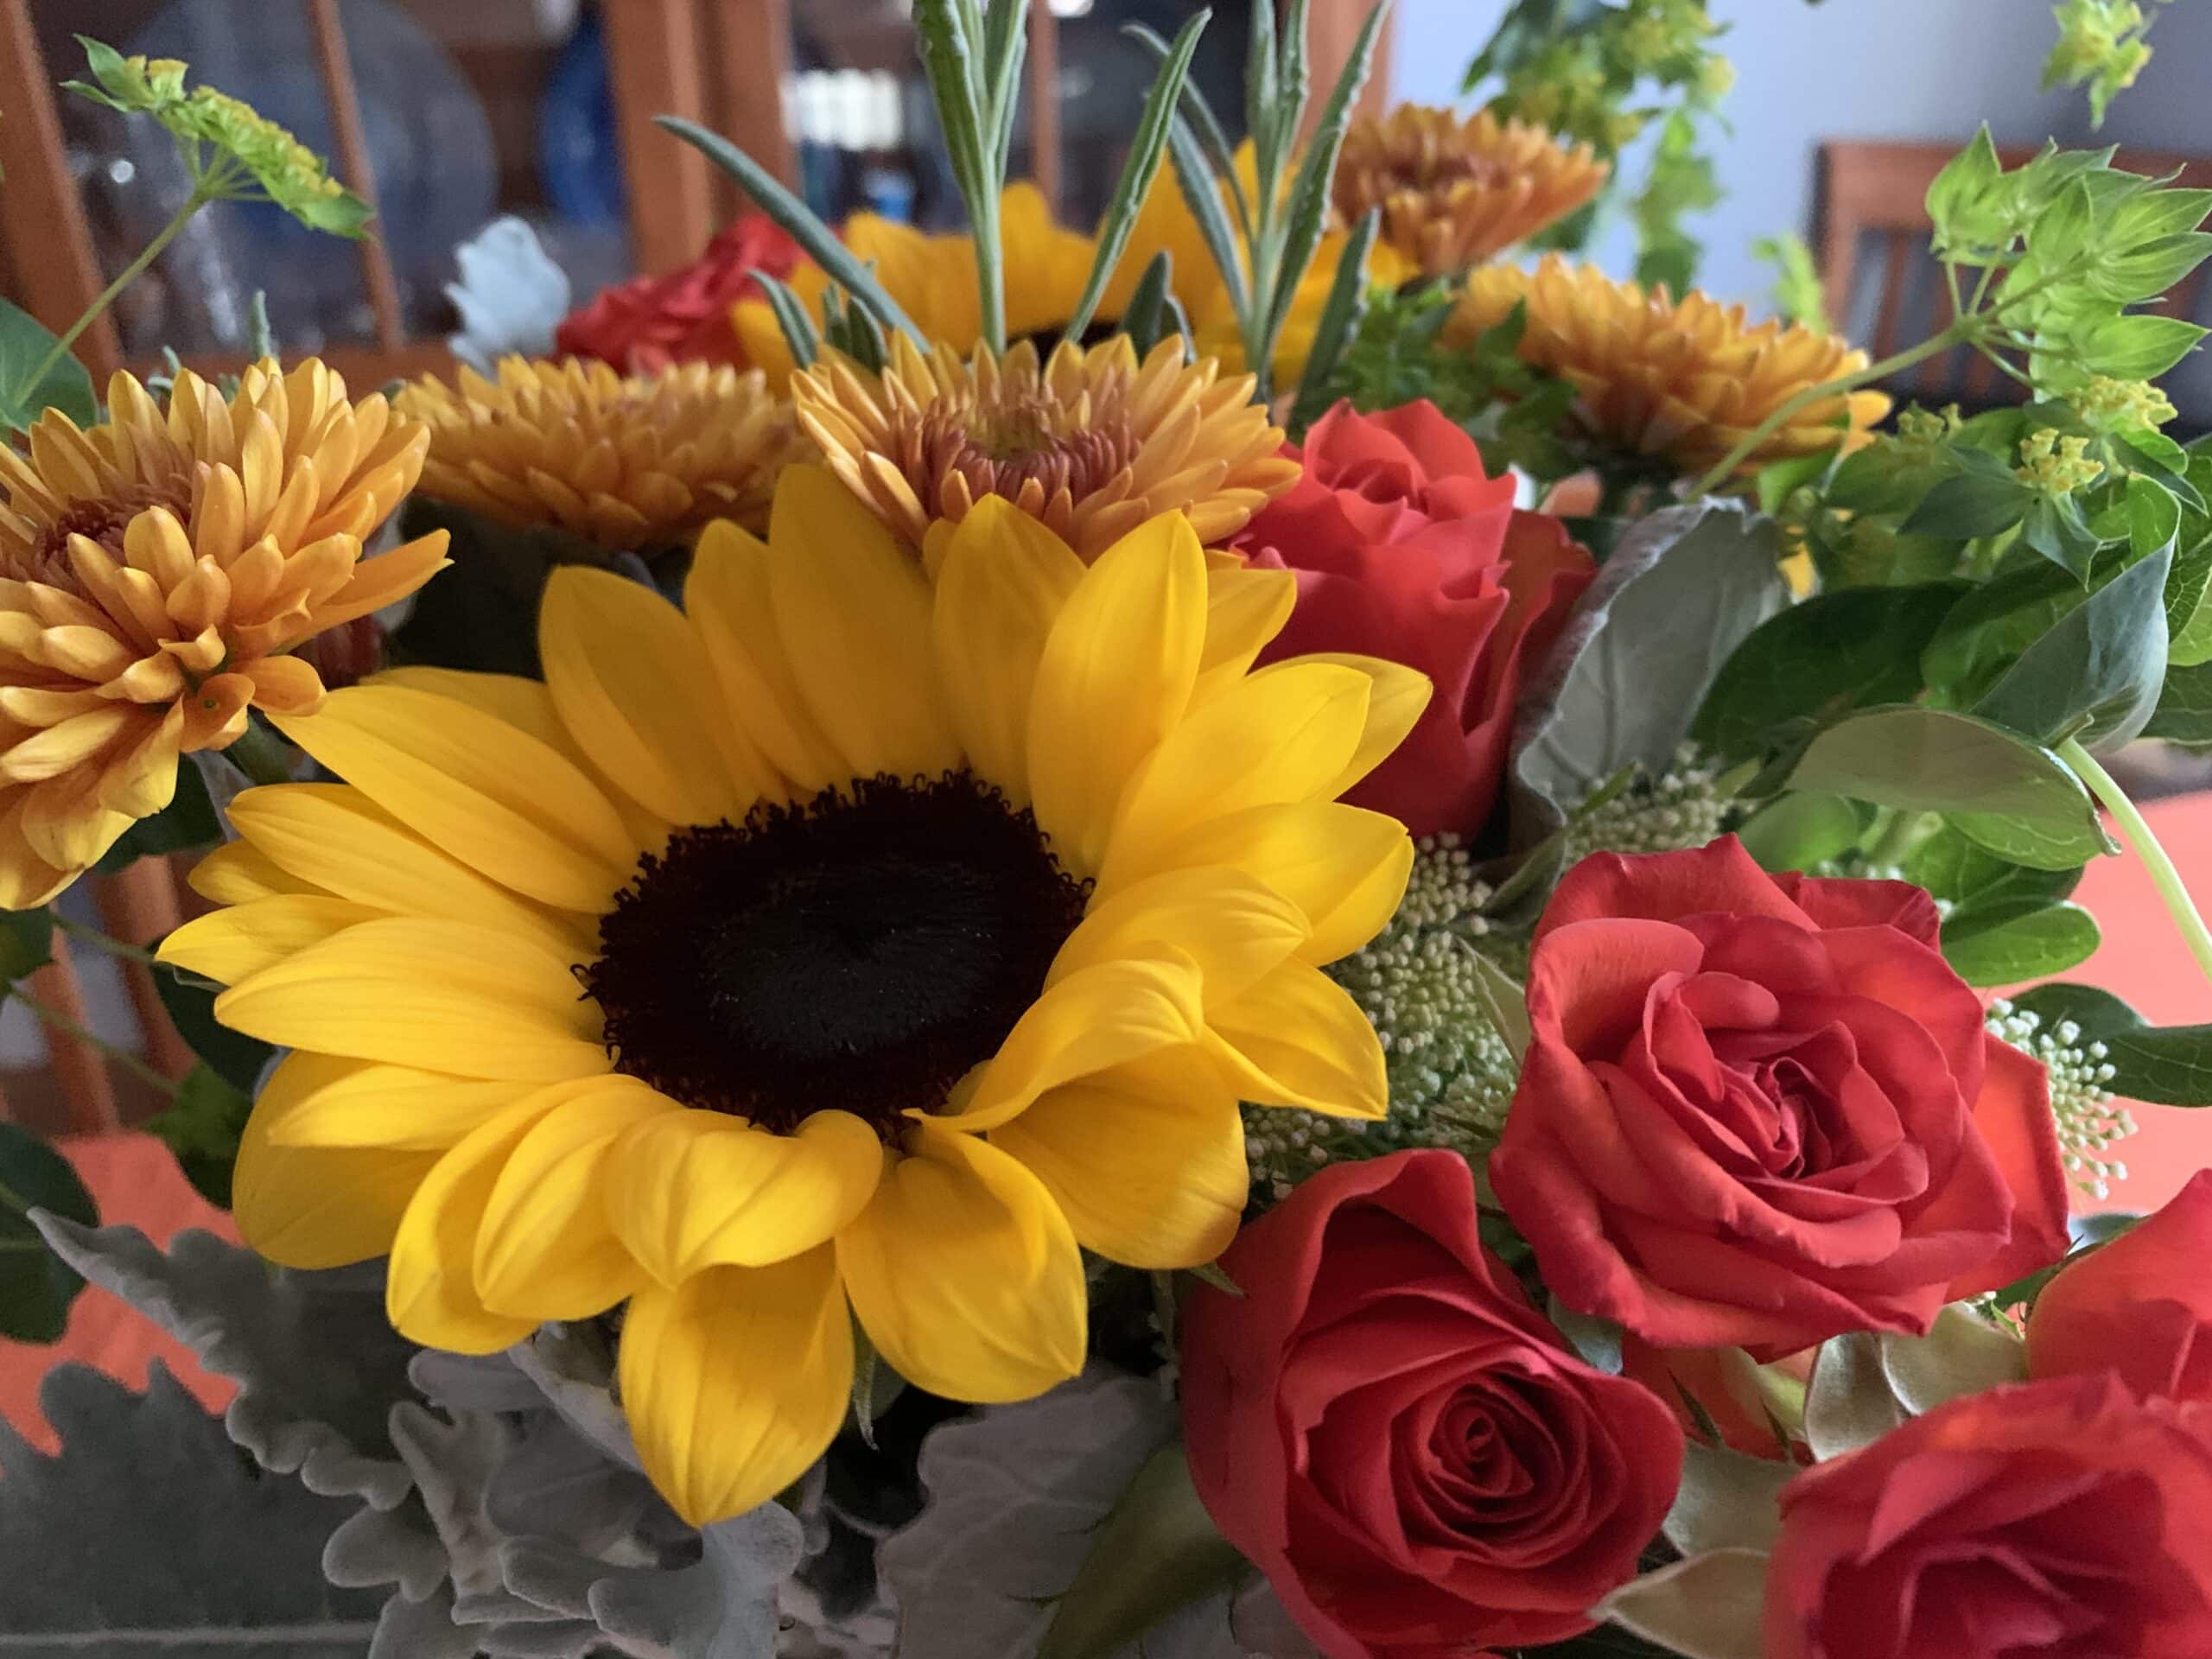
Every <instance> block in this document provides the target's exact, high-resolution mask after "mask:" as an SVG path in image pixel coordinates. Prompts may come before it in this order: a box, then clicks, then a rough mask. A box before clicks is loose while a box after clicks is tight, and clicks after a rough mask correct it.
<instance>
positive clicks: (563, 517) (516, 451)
mask: <svg viewBox="0 0 2212 1659" xmlns="http://www.w3.org/2000/svg"><path fill="white" fill-rule="evenodd" d="M398 404H399V408H400V409H401V410H402V411H403V412H404V413H406V414H408V415H410V416H414V417H415V418H416V419H417V420H419V421H421V422H423V423H424V424H426V425H427V426H428V427H429V433H430V452H429V459H428V460H427V461H425V462H424V463H423V494H425V495H428V496H433V497H435V498H436V499H439V500H442V501H450V502H453V503H454V504H455V505H460V506H463V507H467V509H468V510H469V511H470V512H478V513H481V514H483V515H484V516H486V518H496V519H499V521H501V522H502V523H506V524H534V525H548V526H551V527H553V528H556V529H560V530H565V531H569V532H570V533H571V534H573V535H576V536H580V537H586V538H587V539H588V540H590V541H593V542H594V543H598V544H599V545H600V546H601V547H603V548H606V549H608V550H612V551H617V552H640V553H644V552H657V551H659V550H663V549H665V548H670V547H676V546H681V545H683V544H685V543H689V542H690V540H691V539H692V538H693V537H696V535H697V534H698V532H699V531H700V530H701V529H702V527H703V526H705V525H706V524H708V523H709V521H710V520H713V519H715V518H734V519H736V520H737V521H738V522H739V523H740V524H746V525H747V526H749V527H752V528H755V529H757V528H759V527H760V525H761V524H765V523H766V515H767V511H768V503H769V501H770V499H772V496H773V494H774V493H775V485H776V474H778V472H779V471H780V470H781V469H782V467H783V465H784V463H785V461H788V460H789V459H790V458H791V452H792V449H793V447H794V444H795V441H796V435H795V434H794V433H793V432H792V430H791V414H790V410H788V409H787V408H786V407H785V405H784V404H783V403H782V402H781V401H780V400H779V398H777V397H774V396H772V395H771V394H770V392H769V391H768V388H767V382H766V378H765V377H764V376H763V375H762V374H761V373H760V372H759V371H758V370H753V371H750V372H746V373H740V372H738V371H737V370H735V369H734V368H731V367H729V366H728V365H726V364H711V363H684V364H679V365H673V366H671V367H669V368H666V369H664V370H661V371H659V372H656V373H652V374H641V375H628V376H625V375H622V374H620V373H618V372H616V371H615V370H614V369H613V368H612V367H610V366H608V365H607V364H605V363H599V362H587V361H585V360H583V359H580V358H565V359H562V360H561V361H559V362H548V361H544V360H542V359H526V358H520V357H509V358H505V359H501V361H500V363H499V378H497V379H496V380H487V379H486V378H484V377H483V376H482V375H480V374H479V373H477V372H476V371H475V370H474V369H472V368H469V367H467V366H466V365H464V366H463V367H462V368H461V373H460V378H459V383H458V384H457V385H451V386H448V385H446V384H445V383H444V382H443V381H442V380H439V379H437V378H435V377H434V376H429V375H425V376H424V377H423V378H422V379H421V380H420V381H418V382H417V383H416V384H415V385H410V386H409V387H407V388H406V389H404V391H401V392H400V394H399V398H398Z"/></svg>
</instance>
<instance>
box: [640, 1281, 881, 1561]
mask: <svg viewBox="0 0 2212 1659" xmlns="http://www.w3.org/2000/svg"><path fill="white" fill-rule="evenodd" d="M620 1366H621V1370H620V1388H621V1390H622V1408H623V1411H624V1413H625V1414H626V1415H627V1416H628V1418H629V1420H630V1431H631V1433H632V1434H633V1435H634V1436H635V1437H636V1439H637V1442H638V1455H639V1459H641V1460H642V1461H643V1463H644V1464H645V1472H646V1474H648V1475H649V1476H651V1477H652V1483H653V1484H654V1486H655V1487H657V1488H658V1490H659V1491H660V1494H661V1496H662V1497H665V1498H666V1499H667V1500H668V1501H669V1503H670V1504H671V1506H672V1507H673V1508H674V1509H675V1510H676V1512H677V1514H678V1515H679V1516H683V1519H684V1520H685V1521H687V1522H690V1523H691V1524H692V1525H693V1526H708V1525H710V1524H712V1523H713V1522H716V1521H723V1520H727V1519H728V1518H729V1517H730V1516H733V1515H740V1514H742V1513H743V1512H744V1511H746V1510H749V1509H752V1508H753V1507H755V1506H756V1505H758V1504H761V1503H766V1502H767V1501H768V1500H769V1499H770V1498H772V1497H775V1495H776V1494H777V1493H778V1492H779V1491H783V1490H784V1488H785V1487H786V1486H788V1485H790V1484H791V1483H792V1482H793V1481H795V1480H797V1479H798V1478H799V1477H800V1476H801V1475H803V1474H804V1473H805V1472H806V1471H807V1470H808V1469H810V1468H811V1467H812V1466H813V1465H814V1463H815V1460H816V1459H818V1458H819V1457H821V1455H822V1454H823V1452H826V1451H828V1450H829V1442H830V1441H831V1440H835V1439H836V1434H837V1430H838V1429H839V1428H840V1427H842V1425H843V1423H844V1421H845V1408H846V1404H847V1402H848V1401H849V1399H850V1398H851V1395H852V1389H853V1326H852V1321H851V1319H849V1318H848V1317H847V1315H846V1313H845V1300H844V1298H843V1297H842V1296H840V1295H839V1294H837V1264H836V1258H835V1257H834V1255H832V1254H831V1252H830V1250H829V1247H828V1246H827V1245H824V1246H822V1247H820V1248H818V1249H812V1250H809V1251H807V1252H806V1253H805V1254H804V1255H795V1256H793V1257H791V1259H790V1260H789V1261H787V1262H777V1263H776V1264H775V1266H773V1267H769V1268H709V1269H708V1270H707V1271H706V1272H704V1273H699V1274H693V1275H692V1276H691V1277H690V1278H689V1279H687V1280H685V1281H683V1283H682V1284H680V1285H677V1286H675V1287H663V1286H659V1285H654V1284H651V1283H648V1284H646V1285H645V1286H643V1287H640V1289H639V1292H638V1294H636V1295H635V1296H633V1297H632V1299H631V1301H630V1311H629V1313H628V1314H627V1316H626V1318H625V1319H624V1321H623V1325H622V1349H621V1359H620Z"/></svg>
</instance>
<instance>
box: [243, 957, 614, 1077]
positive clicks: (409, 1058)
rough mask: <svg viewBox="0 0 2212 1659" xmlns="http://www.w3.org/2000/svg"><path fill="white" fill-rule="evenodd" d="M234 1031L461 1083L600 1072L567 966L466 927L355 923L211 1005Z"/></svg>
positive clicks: (587, 1014) (588, 1017)
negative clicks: (450, 1076) (444, 1074)
mask: <svg viewBox="0 0 2212 1659" xmlns="http://www.w3.org/2000/svg"><path fill="white" fill-rule="evenodd" d="M215 1016H216V1018H217V1019H219V1020H221V1021H222V1022H223V1023H224V1024H225V1025H226V1026H228V1027H231V1028H232V1030H233V1031H242V1032H244V1033H246V1034H247V1035H248V1036H250V1037H258V1038H260V1039H262V1040H263V1041H264V1042H268V1043H276V1044H277V1045H279V1046H283V1047H288V1048H308V1049H314V1050H315V1051H317V1052H321V1053H325V1054H342V1055H346V1056H348V1057H349V1058H353V1059H361V1060H385V1061H388V1062H390V1063H391V1064H393V1065H419V1066H423V1067H425V1068H427V1069H429V1070H430V1071H450V1072H452V1073H454V1075H455V1076H458V1077H512V1078H520V1079H524V1080H531V1081H536V1082H539V1083H557V1082H560V1081H562V1080H563V1079H565V1078H569V1077H590V1076H594V1075H595V1074H597V1073H599V1072H601V1071H606V1070H607V1069H608V1062H607V1052H606V1050H605V1049H603V1048H601V1046H600V1044H599V1035H600V1028H599V1015H598V1010H597V1009H596V1008H595V1007H594V1006H593V1005H592V1004H590V1003H588V1002H587V1001H583V1000H582V998H581V997H580V996H579V995H577V993H576V983H575V979H574V977H573V976H571V975H570V973H569V964H568V963H564V962H563V961H561V960H560V959H559V958H558V957H554V956H552V955H550V954H549V953H548V952H546V951H545V950H543V948H542V947H539V946H537V945H534V944H531V942H530V941H529V940H527V939H523V938H516V937H514V936H512V935H510V934H505V933H500V932H498V931H493V930H491V929H487V928H480V927H474V926H471V925H468V924H466V923H462V922H438V921H430V920H427V919H423V918H411V917H410V918H392V919H390V920H385V921H374V922H363V923H361V924H359V925H358V926H354V927H350V928H347V929H346V931H344V932H343V933H340V934H339V935H338V936H337V937H336V938H331V939H327V940H326V941H324V942H323V943H322V944H318V945H313V946H310V947H309V948H308V949H307V950H302V951H301V952H299V953H298V954H297V955H296V956H294V957H289V958H288V959H286V960H285V961H283V962H281V963H277V965H276V966H275V967H273V968H270V969H264V971H263V972H261V973H258V974H256V975H255V976H253V977H252V978H251V979H249V980H245V981H244V982H241V983H239V984H238V985H236V986H233V987H232V988H231V989H230V990H228V991H226V992H225V993H224V994H223V995H221V996H219V997H218V998H216V1000H215Z"/></svg>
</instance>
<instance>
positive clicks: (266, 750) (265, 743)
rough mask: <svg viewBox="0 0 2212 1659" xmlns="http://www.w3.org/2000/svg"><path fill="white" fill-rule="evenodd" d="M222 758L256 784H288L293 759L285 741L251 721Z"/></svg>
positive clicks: (261, 725)
mask: <svg viewBox="0 0 2212 1659" xmlns="http://www.w3.org/2000/svg"><path fill="white" fill-rule="evenodd" d="M223 758H224V759H225V760H228V761H229V762H230V763H231V764H232V766H236V767H237V768H238V770H239V771H240V772H244V773H245V775H246V778H247V780H248V781H249V782H251V783H255V784H289V783H290V782H291V781H292V760H291V755H290V753H289V751H288V750H287V749H286V747H285V746H284V743H283V740H282V739H280V738H279V737H278V736H277V734H275V733H274V732H272V731H270V729H269V728H267V727H266V726H264V725H263V724H262V723H261V722H260V721H248V722H247V724H246V728H245V731H243V732H241V733H239V734H238V738H237V739H236V741H233V742H232V744H231V747H228V748H227V749H225V750H224V751H223Z"/></svg>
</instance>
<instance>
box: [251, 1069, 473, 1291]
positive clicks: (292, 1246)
mask: <svg viewBox="0 0 2212 1659" xmlns="http://www.w3.org/2000/svg"><path fill="white" fill-rule="evenodd" d="M351 1064H352V1063H351V1062H350V1061H345V1060H333V1059H331V1058H329V1057H328V1056H327V1055H322V1054H302V1055H294V1056H293V1057H291V1058H290V1059H289V1060H287V1061H286V1063H285V1064H284V1065H280V1066H278V1067H277V1070H276V1071H273V1072H271V1073H270V1077H269V1081H268V1083H267V1084H265V1085H264V1087H263V1089H262V1090H261V1097H260V1098H259V1099H258V1100H257V1101H255V1102H254V1104H253V1115H252V1116H251V1117H249V1118H247V1119H246V1124H245V1133H244V1134H243V1135H241V1136H240V1137H239V1140H238V1163H237V1164H236V1166H233V1168H232V1171H231V1211H232V1214H233V1215H235V1216H236V1217H238V1234H239V1236H241V1237H243V1238H244V1239H245V1242H246V1243H249V1244H251V1245H252V1246H253V1248H254V1249H256V1250H257V1251H259V1252H260V1253H261V1254H262V1255H265V1256H267V1257H268V1258H269V1259H270V1261H271V1262H277V1263H278V1264H279V1265H281V1266H283V1267H287V1268H341V1267H345V1266H346V1265H347V1264H348V1263H350V1262H366V1261H368V1260H369V1259H370V1258H372V1257H373V1256H378V1255H385V1254H387V1253H389V1252H390V1250H391V1240H392V1235H393V1234H394V1233H395V1232H397V1230H398V1228H399V1218H400V1217H401V1216H402V1215H403V1214H404V1212H405V1211H406V1209H407V1205H408V1201H409V1200H410V1198H413V1197H414V1196H415V1189H416V1187H418V1186H420V1185H422V1184H423V1178H424V1177H425V1176H427V1175H428V1174H429V1173H430V1170H431V1168H432V1167H433V1166H435V1164H436V1163H437V1161H438V1155H437V1154H436V1153H435V1152H405V1151H390V1150H386V1149H385V1148H383V1147H373V1148H366V1149H361V1148H354V1147H347V1148H346V1149H345V1150H343V1151H333V1150H329V1149H327V1148H324V1147H294V1146H286V1145H283V1144H281V1137H282V1136H283V1133H284V1128H285V1121H286V1119H287V1118H288V1117H289V1116H290V1115H291V1113H292V1112H293V1110H294V1109H296V1107H297V1106H298V1104H299V1103H300V1102H301V1101H302V1099H304V1098H305V1097H306V1096H307V1094H308V1091H310V1090H313V1089H314V1088H315V1086H317V1084H319V1083H320V1082H321V1081H322V1080H325V1079H327V1078H328V1077H331V1076H332V1075H333V1074H334V1071H337V1070H340V1069H342V1068H344V1067H346V1066H348V1065H351Z"/></svg>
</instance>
